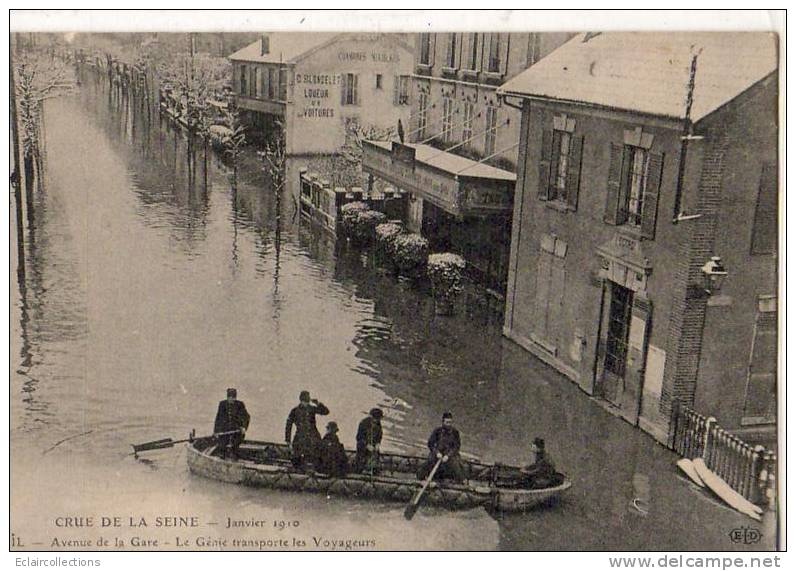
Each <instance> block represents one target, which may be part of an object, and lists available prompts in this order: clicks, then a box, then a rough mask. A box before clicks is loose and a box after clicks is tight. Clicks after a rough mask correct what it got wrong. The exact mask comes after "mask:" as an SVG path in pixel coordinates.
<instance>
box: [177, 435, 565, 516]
mask: <svg viewBox="0 0 796 571" xmlns="http://www.w3.org/2000/svg"><path fill="white" fill-rule="evenodd" d="M424 461H425V458H422V457H415V456H403V455H397V454H383V455H382V456H381V462H380V466H381V472H380V473H379V474H378V475H375V476H369V475H365V474H349V475H348V476H346V477H345V478H333V477H330V476H327V475H325V474H321V473H318V472H313V471H306V472H305V471H299V470H296V469H294V468H293V467H292V466H291V465H290V463H289V450H288V448H287V447H286V446H283V445H278V444H272V443H254V442H248V443H245V444H244V445H243V446H242V447H241V459H240V460H227V459H224V458H221V457H218V456H213V455H212V450H211V449H210V447H209V446H207V445H206V443H201V442H199V441H195V442H194V443H191V444H190V445H189V446H188V467H189V469H190V470H191V472H192V473H193V474H196V475H197V476H202V477H205V478H209V479H212V480H217V481H220V482H227V483H230V484H238V485H245V486H252V487H262V488H270V489H275V490H284V491H291V492H314V493H321V494H326V495H329V496H345V497H353V498H361V499H375V500H379V501H386V502H402V503H405V502H408V501H410V500H411V499H412V497H414V495H415V493H416V492H417V491H418V490H419V489H420V487H421V486H422V482H420V481H418V480H417V479H415V477H414V473H415V472H416V470H417V468H418V467H419V466H420V465H421V464H422V462H424ZM465 464H467V466H466V470H467V472H468V476H469V478H470V479H469V480H468V483H467V484H455V483H448V482H444V481H443V482H432V484H431V485H430V486H429V488H428V489H427V491H426V493H425V495H424V498H423V503H424V504H426V505H433V506H439V507H444V508H447V509H469V508H475V507H479V506H483V507H487V508H491V509H497V510H499V511H524V510H528V509H531V508H534V507H536V506H539V505H542V504H546V503H549V502H550V501H551V500H553V499H555V498H557V497H558V496H559V495H560V494H561V493H562V492H564V491H566V490H567V489H569V487H570V486H571V483H570V482H569V480H567V479H565V478H564V479H563V481H562V482H561V483H560V484H559V485H557V486H555V487H551V488H545V489H540V490H529V489H521V488H516V489H508V488H501V487H499V486H495V485H490V484H489V481H488V479H486V478H485V479H484V480H482V479H480V478H478V479H474V478H473V476H476V477H477V476H481V477H484V476H486V473H485V472H486V470H488V469H491V467H490V466H488V465H486V464H480V463H476V462H467V463H465Z"/></svg>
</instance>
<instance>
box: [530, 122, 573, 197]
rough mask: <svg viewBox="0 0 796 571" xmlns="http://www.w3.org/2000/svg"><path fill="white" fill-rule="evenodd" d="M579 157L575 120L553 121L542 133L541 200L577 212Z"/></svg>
mask: <svg viewBox="0 0 796 571" xmlns="http://www.w3.org/2000/svg"><path fill="white" fill-rule="evenodd" d="M582 155H583V136H577V135H575V120H574V119H572V118H571V117H567V116H566V115H563V114H562V115H557V116H555V117H553V129H552V130H545V131H543V132H542V160H541V163H540V165H539V198H540V199H542V200H551V201H559V202H561V203H562V204H564V205H565V206H567V207H568V208H570V209H572V210H574V209H575V208H577V204H578V189H579V186H580V166H581V165H580V163H581V158H582Z"/></svg>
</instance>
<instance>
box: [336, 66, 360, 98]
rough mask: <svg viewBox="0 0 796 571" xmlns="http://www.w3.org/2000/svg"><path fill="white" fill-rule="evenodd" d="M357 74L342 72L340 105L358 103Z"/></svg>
mask: <svg viewBox="0 0 796 571" xmlns="http://www.w3.org/2000/svg"><path fill="white" fill-rule="evenodd" d="M358 83H359V76H358V75H357V74H355V73H344V74H343V86H342V90H341V100H340V103H341V104H342V105H359V92H358V86H357V84H358Z"/></svg>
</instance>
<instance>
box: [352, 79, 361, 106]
mask: <svg viewBox="0 0 796 571" xmlns="http://www.w3.org/2000/svg"><path fill="white" fill-rule="evenodd" d="M352 78H353V80H352V82H351V89H352V91H353V95H352V97H351V101H352V102H353V103H354V105H359V75H358V74H354V75H353V76H352Z"/></svg>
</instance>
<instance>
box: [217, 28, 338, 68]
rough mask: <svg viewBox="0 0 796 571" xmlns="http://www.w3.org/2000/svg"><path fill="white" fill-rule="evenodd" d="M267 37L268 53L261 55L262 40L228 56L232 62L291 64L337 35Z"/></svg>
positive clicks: (278, 35)
mask: <svg viewBox="0 0 796 571" xmlns="http://www.w3.org/2000/svg"><path fill="white" fill-rule="evenodd" d="M265 35H266V36H268V44H269V45H268V53H267V54H265V55H262V52H261V47H262V38H260V39H258V40H257V41H256V42H253V43H251V44H249V45H248V46H246V47H245V48H242V49H240V50H238V51H236V52H235V53H234V54H232V55H230V56H229V59H230V60H232V61H245V62H252V63H292V62H294V61H295V60H296V59H297V58H299V57H300V56H302V55H303V54H305V53H306V52H308V51H310V50H312V49H314V48H317V47H320V46H322V45H323V44H325V43H327V42H329V41H331V40H333V39H334V38H335V36H339V35H340V34H337V33H328V32H278V33H272V34H265Z"/></svg>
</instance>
